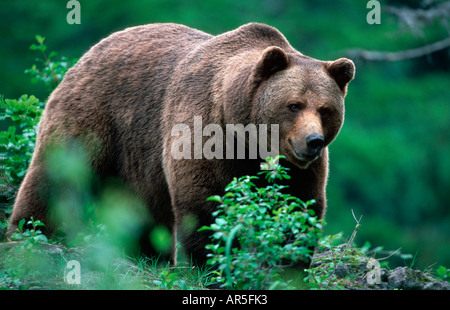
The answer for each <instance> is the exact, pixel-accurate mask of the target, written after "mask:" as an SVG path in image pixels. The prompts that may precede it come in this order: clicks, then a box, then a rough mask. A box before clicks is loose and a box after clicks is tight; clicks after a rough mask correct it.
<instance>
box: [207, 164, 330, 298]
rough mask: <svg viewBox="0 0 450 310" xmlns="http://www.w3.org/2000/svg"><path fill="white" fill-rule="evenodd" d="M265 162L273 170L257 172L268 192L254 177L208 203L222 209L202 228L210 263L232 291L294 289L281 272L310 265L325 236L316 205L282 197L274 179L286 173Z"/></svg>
mask: <svg viewBox="0 0 450 310" xmlns="http://www.w3.org/2000/svg"><path fill="white" fill-rule="evenodd" d="M267 161H268V162H269V164H270V165H271V167H273V168H274V169H273V170H266V171H262V172H260V173H259V174H262V175H265V178H266V179H267V180H268V182H269V185H267V186H266V187H263V188H258V187H256V185H255V184H254V183H253V182H252V180H255V179H258V177H256V176H243V177H241V178H239V179H237V178H234V180H233V181H232V182H231V183H230V184H229V185H228V186H227V187H226V188H225V194H224V196H223V197H220V196H212V197H209V198H208V200H210V201H215V202H218V203H220V205H219V206H218V208H217V211H215V212H214V213H213V216H214V217H215V222H214V223H213V224H211V225H210V226H205V227H203V228H201V230H209V231H212V233H213V234H212V236H211V241H212V243H211V244H209V245H207V246H206V248H207V249H208V250H209V251H210V252H211V253H210V254H208V257H209V260H208V262H207V263H208V264H209V265H212V266H216V267H218V270H217V271H216V275H217V276H216V277H215V279H214V280H216V281H218V282H220V283H223V284H222V285H223V286H224V287H226V288H229V289H232V288H236V289H269V288H271V289H273V288H288V287H290V284H291V283H290V282H289V281H288V282H285V281H284V280H283V270H284V269H286V268H288V267H293V266H295V265H297V264H299V263H301V262H303V263H307V262H309V261H310V260H311V257H312V253H313V248H314V246H315V245H316V244H317V241H318V239H319V238H320V236H321V229H322V226H323V221H322V220H318V219H317V217H316V216H315V214H314V211H313V210H311V209H309V208H308V207H309V206H310V205H311V204H313V203H314V201H308V202H303V201H301V200H300V199H298V198H296V197H293V196H291V195H288V194H283V192H282V190H283V188H285V187H286V186H282V185H279V184H276V180H282V179H288V178H289V175H288V174H287V170H288V169H287V168H284V167H282V166H281V165H280V164H279V163H278V158H276V159H272V158H269V159H268V160H267Z"/></svg>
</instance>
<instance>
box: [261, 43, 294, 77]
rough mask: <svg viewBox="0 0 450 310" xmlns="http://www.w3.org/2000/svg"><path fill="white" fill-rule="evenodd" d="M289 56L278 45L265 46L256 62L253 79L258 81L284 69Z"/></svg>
mask: <svg viewBox="0 0 450 310" xmlns="http://www.w3.org/2000/svg"><path fill="white" fill-rule="evenodd" d="M288 64H289V58H288V56H287V55H286V53H285V52H284V50H283V49H282V48H280V47H278V46H270V47H268V48H266V49H265V50H264V52H263V54H262V56H261V58H260V59H259V61H258V63H257V64H256V69H255V80H256V81H258V82H260V81H263V80H265V79H267V78H269V77H270V76H271V75H272V74H274V73H276V72H278V71H281V70H284V69H286V67H287V66H288Z"/></svg>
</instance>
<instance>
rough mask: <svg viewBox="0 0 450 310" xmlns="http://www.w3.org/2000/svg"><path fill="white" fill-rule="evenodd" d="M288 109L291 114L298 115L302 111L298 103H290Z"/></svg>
mask: <svg viewBox="0 0 450 310" xmlns="http://www.w3.org/2000/svg"><path fill="white" fill-rule="evenodd" d="M288 108H289V110H291V112H294V113H298V112H300V110H301V109H302V107H301V106H300V105H299V104H298V103H292V104H290V105H289V106H288Z"/></svg>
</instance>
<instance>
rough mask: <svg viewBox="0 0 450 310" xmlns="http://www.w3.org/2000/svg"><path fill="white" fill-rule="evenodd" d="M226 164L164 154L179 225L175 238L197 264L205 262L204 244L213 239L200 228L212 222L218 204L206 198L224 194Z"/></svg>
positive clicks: (172, 201) (173, 208)
mask: <svg viewBox="0 0 450 310" xmlns="http://www.w3.org/2000/svg"><path fill="white" fill-rule="evenodd" d="M223 164H224V161H223V160H222V161H220V160H196V159H179V160H178V159H174V158H172V157H170V156H165V158H164V171H165V175H166V180H167V183H168V185H169V192H170V196H171V203H172V210H173V214H174V218H175V226H176V227H175V232H176V236H174V237H175V238H174V239H175V240H177V241H178V242H180V243H181V246H182V249H183V250H184V252H185V253H186V255H187V256H188V258H189V259H192V261H193V263H194V264H196V265H198V266H202V265H204V264H205V263H206V260H207V257H206V255H207V250H206V249H205V246H206V245H207V244H209V243H210V242H211V240H210V238H209V236H210V232H209V231H202V232H199V231H198V229H199V228H200V227H202V226H209V225H211V224H212V223H213V221H214V220H213V217H212V213H213V212H214V211H215V210H216V208H217V203H214V202H211V201H206V199H207V198H208V197H210V196H213V195H222V194H223V192H224V188H225V186H226V185H227V184H228V183H229V181H230V178H229V177H228V176H226V175H224V170H223V169H222V168H223V167H222V166H223ZM219 170H220V171H219ZM225 171H226V170H225ZM225 174H226V173H225ZM175 255H176V253H175Z"/></svg>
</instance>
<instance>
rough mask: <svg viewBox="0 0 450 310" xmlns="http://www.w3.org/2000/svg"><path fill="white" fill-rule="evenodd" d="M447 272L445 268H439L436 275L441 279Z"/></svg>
mask: <svg viewBox="0 0 450 310" xmlns="http://www.w3.org/2000/svg"><path fill="white" fill-rule="evenodd" d="M447 272H448V271H447V268H445V267H444V266H439V268H438V269H437V270H436V273H437V274H438V275H439V276H441V277H444V276H445V275H446V274H447Z"/></svg>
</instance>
